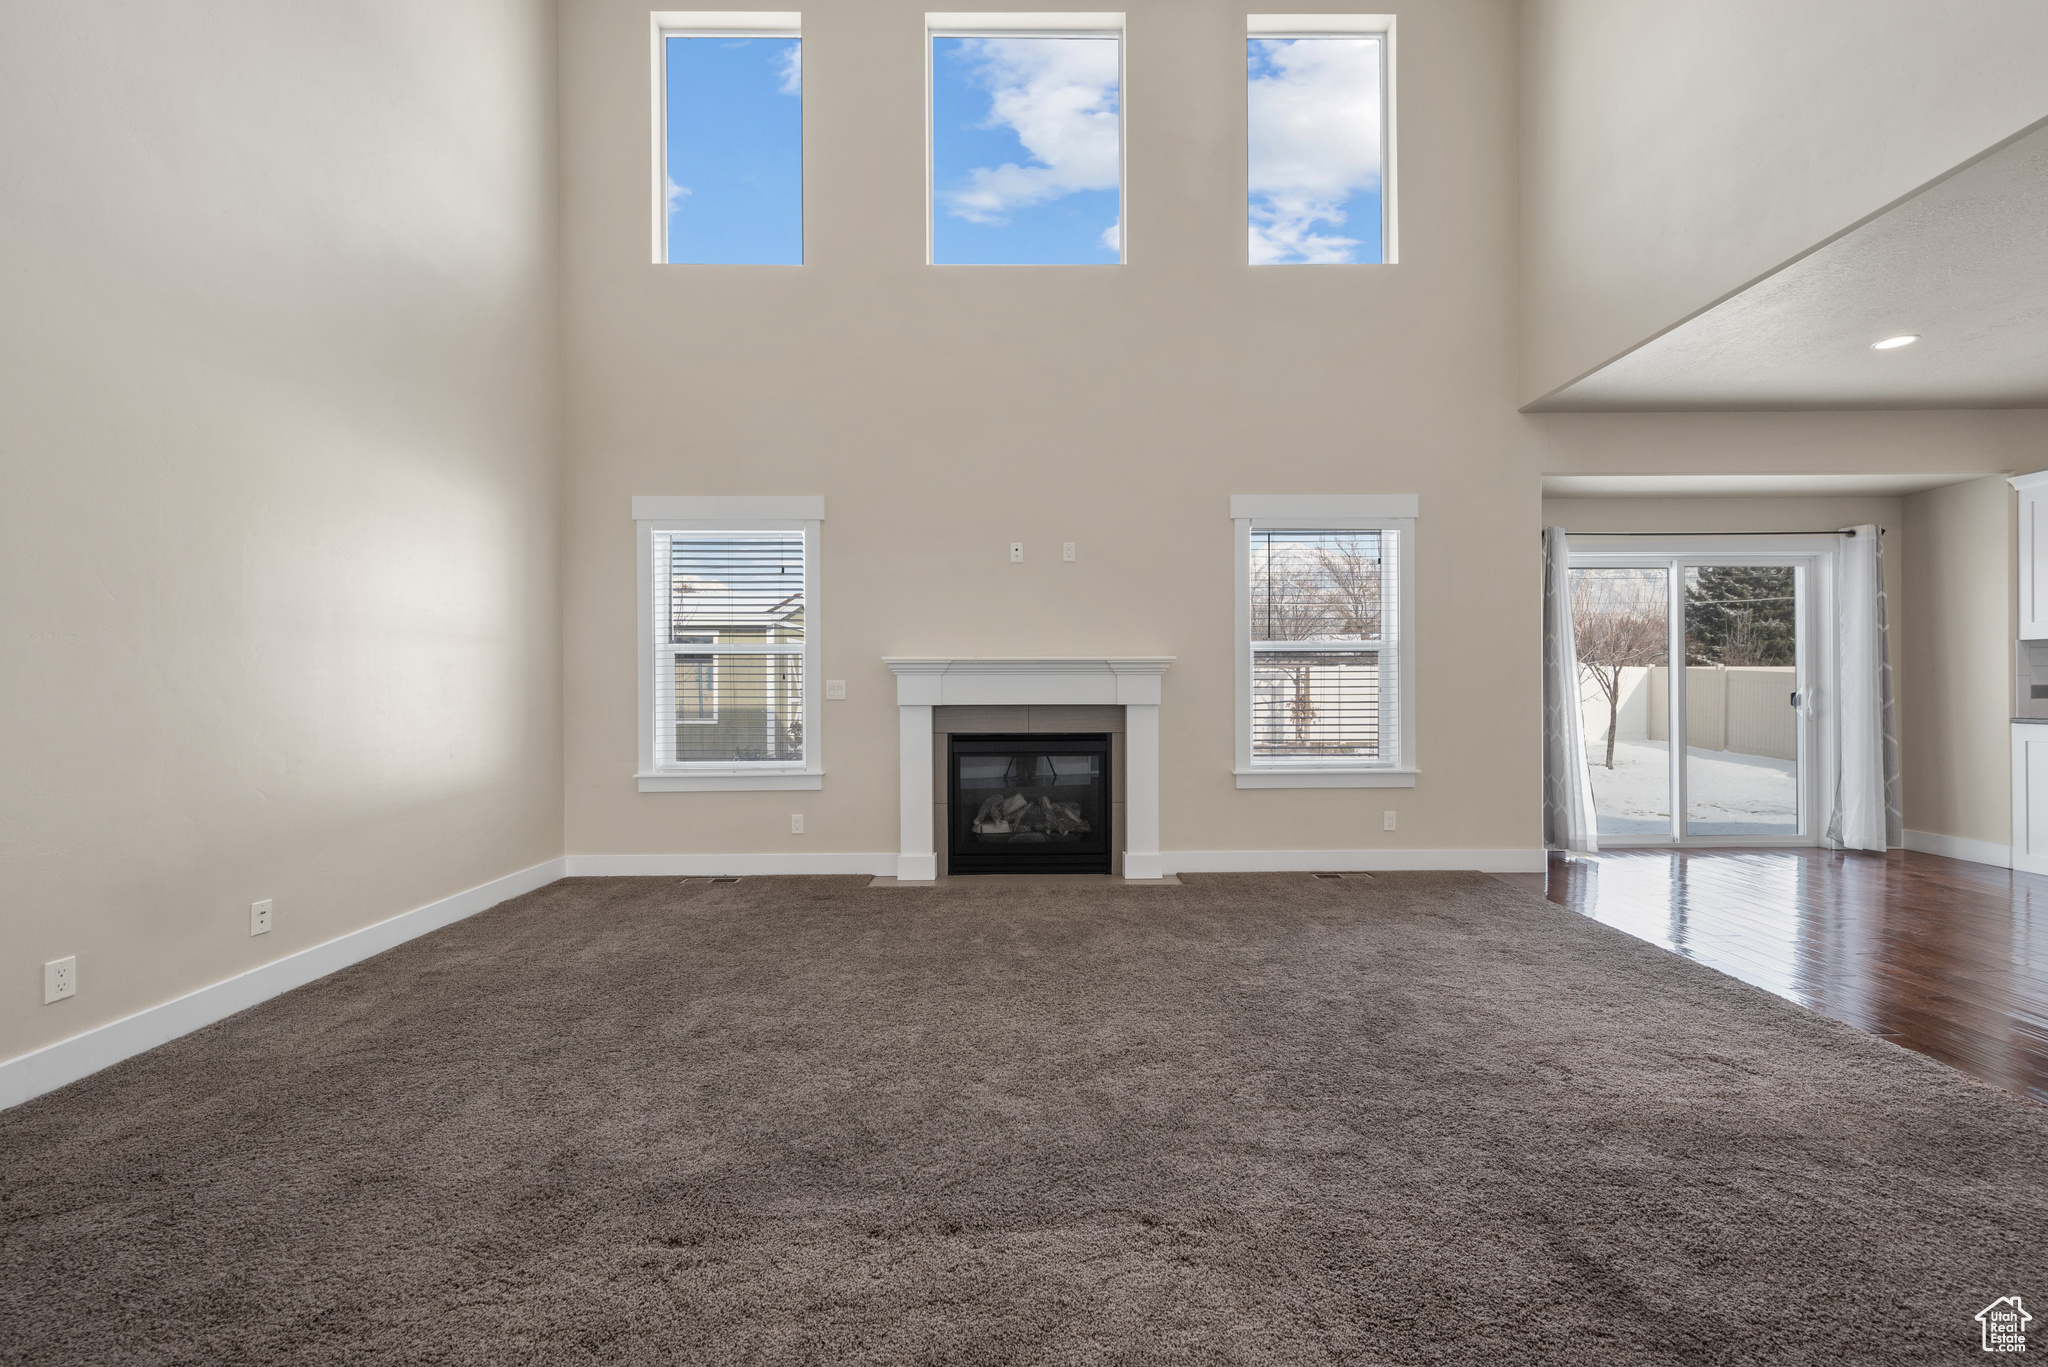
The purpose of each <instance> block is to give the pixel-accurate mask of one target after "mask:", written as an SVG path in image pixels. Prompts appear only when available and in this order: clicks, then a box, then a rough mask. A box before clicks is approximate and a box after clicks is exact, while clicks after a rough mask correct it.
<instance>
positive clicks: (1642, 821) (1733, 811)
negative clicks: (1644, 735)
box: [1586, 736, 1799, 835]
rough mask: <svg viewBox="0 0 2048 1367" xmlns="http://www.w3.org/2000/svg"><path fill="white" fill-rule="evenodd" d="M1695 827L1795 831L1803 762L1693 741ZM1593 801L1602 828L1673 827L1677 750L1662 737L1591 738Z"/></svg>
mask: <svg viewBox="0 0 2048 1367" xmlns="http://www.w3.org/2000/svg"><path fill="white" fill-rule="evenodd" d="M1685 753H1686V756H1687V759H1688V762H1689V764H1690V766H1691V767H1690V768H1689V769H1688V770H1687V772H1686V801H1687V803H1688V805H1689V806H1690V807H1691V808H1692V811H1691V813H1690V820H1689V822H1688V823H1687V828H1688V829H1689V830H1690V831H1691V833H1692V834H1694V835H1793V834H1796V833H1797V832H1798V830H1799V766H1798V765H1797V764H1796V763H1794V762H1793V761H1791V760H1789V759H1766V758H1764V757H1763V756H1761V755H1738V754H1735V753H1733V752H1732V751H1728V750H1697V749H1692V748H1688V749H1687V750H1686V752H1685ZM1586 758H1587V760H1588V761H1589V762H1590V763H1591V765H1592V770H1593V808H1594V810H1595V811H1596V812H1598V813H1599V816H1600V834H1602V835H1653V834H1662V833H1664V832H1666V831H1668V830H1670V828H1671V822H1670V811H1671V791H1670V779H1669V774H1670V770H1669V768H1668V767H1667V766H1668V765H1669V763H1670V750H1669V748H1668V747H1667V746H1665V745H1663V744H1661V743H1658V742H1645V741H1626V740H1624V741H1616V742H1615V745H1614V767H1613V768H1612V769H1609V768H1608V767H1607V739H1606V737H1605V736H1602V737H1601V738H1600V739H1599V740H1597V741H1589V742H1588V743H1587V745H1586Z"/></svg>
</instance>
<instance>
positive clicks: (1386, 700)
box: [1251, 529, 1400, 766]
mask: <svg viewBox="0 0 2048 1367" xmlns="http://www.w3.org/2000/svg"><path fill="white" fill-rule="evenodd" d="M1398 535H1399V533H1397V532H1389V531H1317V530H1312V529H1305V530H1300V531H1279V530H1261V531H1254V532H1253V533H1252V565H1251V579H1252V582H1251V590H1252V641H1251V648H1252V758H1253V759H1254V760H1255V761H1267V762H1284V763H1286V764H1290V765H1326V764H1332V763H1335V764H1341V765H1346V766H1350V765H1356V764H1358V763H1359V762H1361V761H1364V762H1368V763H1376V764H1377V763H1386V762H1388V760H1389V756H1388V754H1387V746H1386V741H1387V740H1388V739H1389V737H1388V736H1387V734H1386V730H1385V728H1384V727H1382V725H1381V718H1382V716H1383V715H1384V714H1386V713H1388V712H1390V711H1391V710H1392V709H1393V708H1394V707H1395V706H1397V704H1398V698H1399V693H1400V674H1399V672H1398V670H1397V669H1396V668H1395V647H1394V644H1393V640H1392V639H1391V636H1390V634H1389V630H1388V629H1389V628H1390V627H1392V626H1394V625H1395V623H1394V620H1393V619H1394V617H1395V612H1394V610H1393V608H1392V607H1391V604H1390V599H1389V594H1390V593H1391V592H1392V591H1393V590H1394V588H1395V582H1394V581H1395V574H1396V571H1395V569H1394V566H1393V563H1392V559H1391V553H1392V551H1393V542H1394V538H1395V537H1396V536H1398Z"/></svg>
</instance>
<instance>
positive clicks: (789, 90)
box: [782, 42, 804, 95]
mask: <svg viewBox="0 0 2048 1367" xmlns="http://www.w3.org/2000/svg"><path fill="white" fill-rule="evenodd" d="M782 93H783V94H785V95H802V94H803V93H804V45H803V44H802V43H801V42H795V43H791V44H790V45H789V46H788V47H787V48H785V49H783V53H782Z"/></svg>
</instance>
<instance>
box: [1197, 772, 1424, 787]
mask: <svg viewBox="0 0 2048 1367" xmlns="http://www.w3.org/2000/svg"><path fill="white" fill-rule="evenodd" d="M1417 772H1418V771H1417V770H1414V769H1239V770H1237V771H1236V773H1237V786H1238V787H1240V788H1413V787H1414V786H1415V776H1416V774H1417Z"/></svg>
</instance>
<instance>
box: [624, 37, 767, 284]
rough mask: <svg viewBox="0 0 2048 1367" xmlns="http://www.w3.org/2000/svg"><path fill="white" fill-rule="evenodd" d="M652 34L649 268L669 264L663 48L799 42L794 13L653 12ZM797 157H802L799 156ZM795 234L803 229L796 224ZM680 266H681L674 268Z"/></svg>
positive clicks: (665, 53) (665, 73)
mask: <svg viewBox="0 0 2048 1367" xmlns="http://www.w3.org/2000/svg"><path fill="white" fill-rule="evenodd" d="M647 17H648V22H649V25H650V27H651V28H652V30H653V33H654V46H653V62H654V75H653V82H654V95H653V99H652V100H651V101H650V103H651V105H652V108H653V115H654V139H653V143H652V146H653V149H654V180H653V181H652V186H653V191H654V264H655V265H657V266H666V265H670V264H672V263H671V262H670V261H669V259H668V43H667V42H666V41H665V40H666V39H669V38H794V39H796V40H797V41H798V42H802V41H803V36H804V32H803V19H804V17H803V14H802V13H801V12H800V11H798V10H655V11H653V12H652V13H650V14H649V15H648V16H647ZM799 155H801V153H799ZM797 229H798V232H799V234H802V232H803V225H802V224H801V223H799V224H798V225H797ZM675 264H680V263H675Z"/></svg>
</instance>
